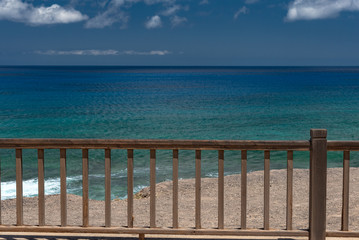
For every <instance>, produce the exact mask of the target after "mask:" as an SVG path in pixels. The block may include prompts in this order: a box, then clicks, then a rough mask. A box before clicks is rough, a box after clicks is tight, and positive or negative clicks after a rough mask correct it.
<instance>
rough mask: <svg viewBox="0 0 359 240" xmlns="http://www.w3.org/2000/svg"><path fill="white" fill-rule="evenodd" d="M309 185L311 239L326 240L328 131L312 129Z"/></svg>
mask: <svg viewBox="0 0 359 240" xmlns="http://www.w3.org/2000/svg"><path fill="white" fill-rule="evenodd" d="M310 135H311V150H310V171H309V172H310V179H309V181H310V183H309V188H310V189H309V229H310V231H309V239H310V240H325V236H326V208H327V206H326V203H327V202H326V198H327V138H326V130H323V129H311V130H310Z"/></svg>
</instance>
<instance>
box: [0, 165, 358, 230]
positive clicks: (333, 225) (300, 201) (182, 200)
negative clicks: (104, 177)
mask: <svg viewBox="0 0 359 240" xmlns="http://www.w3.org/2000/svg"><path fill="white" fill-rule="evenodd" d="M350 174H351V175H350V176H351V178H350V184H351V185H350V219H349V224H350V225H349V229H350V230H356V231H358V230H359V225H358V224H357V222H356V221H357V219H358V217H359V201H358V199H359V196H358V193H359V184H357V183H358V182H359V168H351V169H350ZM308 185H309V171H308V170H307V169H295V170H294V187H293V188H294V200H293V227H294V229H306V228H308V192H309V190H308ZM240 187H241V186H240V175H231V176H226V177H225V228H238V227H240ZM156 191H157V206H156V207H157V226H159V227H161V226H164V227H170V226H171V224H172V182H162V183H159V184H157V190H156ZM179 191H180V194H179V224H180V227H193V226H194V216H195V215H194V214H195V213H194V205H195V201H194V193H195V191H194V179H184V180H180V182H179ZM285 191H286V170H272V171H271V188H270V194H271V195H270V228H271V229H285V214H286V207H285V206H286V192H285ZM148 195H149V191H148V189H147V188H146V189H143V190H142V191H141V192H140V193H138V194H137V195H136V199H135V201H134V207H135V208H134V225H135V226H138V227H140V226H149V197H148ZM341 196H342V169H339V168H333V169H328V192H327V199H328V200H327V228H328V230H339V229H340V222H341V204H342V202H341V201H342V200H341ZM1 204H2V223H3V224H15V221H16V219H15V217H14V216H15V213H16V208H15V199H11V200H3V201H2V203H1ZM126 207H127V202H126V200H113V201H112V225H113V226H126V224H127V217H126V214H127V208H126ZM201 207H202V227H203V228H213V227H216V224H217V179H216V178H203V179H202V206H201ZM247 209H248V213H247V227H248V228H262V227H263V171H257V172H251V173H248V207H247ZM37 210H38V208H37V198H36V197H35V198H24V223H25V224H29V225H36V224H37V223H38V218H37ZM81 223H82V197H81V196H76V195H68V224H69V225H81ZM59 224H60V198H59V195H51V196H46V225H59ZM90 225H92V226H103V225H104V202H103V201H96V200H91V201H90Z"/></svg>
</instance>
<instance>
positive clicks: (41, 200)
mask: <svg viewBox="0 0 359 240" xmlns="http://www.w3.org/2000/svg"><path fill="white" fill-rule="evenodd" d="M37 170H38V195H39V197H38V206H39V225H40V226H44V225H45V168H44V149H38V150H37Z"/></svg>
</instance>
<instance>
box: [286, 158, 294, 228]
mask: <svg viewBox="0 0 359 240" xmlns="http://www.w3.org/2000/svg"><path fill="white" fill-rule="evenodd" d="M286 229H287V230H292V229H293V151H288V152H287V211H286Z"/></svg>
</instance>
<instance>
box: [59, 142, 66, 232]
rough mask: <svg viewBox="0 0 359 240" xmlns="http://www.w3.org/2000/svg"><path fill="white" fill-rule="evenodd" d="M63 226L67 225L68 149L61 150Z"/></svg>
mask: <svg viewBox="0 0 359 240" xmlns="http://www.w3.org/2000/svg"><path fill="white" fill-rule="evenodd" d="M60 182H61V184H60V189H61V190H60V198H61V204H60V205H61V226H62V227H65V226H66V225H67V191H66V149H60Z"/></svg>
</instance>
